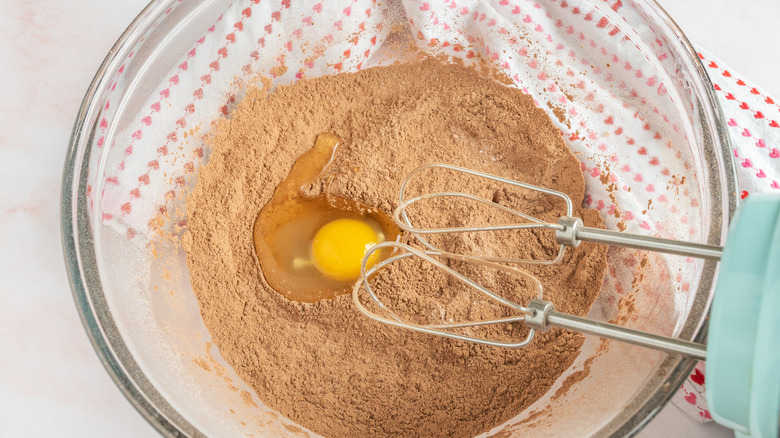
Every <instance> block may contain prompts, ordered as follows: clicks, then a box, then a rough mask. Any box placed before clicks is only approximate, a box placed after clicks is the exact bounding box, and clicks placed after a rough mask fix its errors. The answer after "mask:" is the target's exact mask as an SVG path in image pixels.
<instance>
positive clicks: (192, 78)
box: [62, 0, 737, 436]
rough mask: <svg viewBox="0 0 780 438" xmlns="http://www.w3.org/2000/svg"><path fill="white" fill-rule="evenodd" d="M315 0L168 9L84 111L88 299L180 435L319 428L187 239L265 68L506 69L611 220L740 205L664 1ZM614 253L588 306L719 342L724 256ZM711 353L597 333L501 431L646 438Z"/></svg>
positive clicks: (132, 40) (108, 72)
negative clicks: (225, 349) (252, 347)
mask: <svg viewBox="0 0 780 438" xmlns="http://www.w3.org/2000/svg"><path fill="white" fill-rule="evenodd" d="M304 3H305V4H298V3H291V2H290V1H289V0H287V1H282V2H273V1H265V0H264V1H263V2H256V1H246V2H236V3H232V4H230V5H226V4H225V3H224V2H221V1H215V0H203V1H187V2H182V1H177V0H160V1H154V2H152V3H151V4H150V5H149V6H148V7H147V8H146V9H145V10H144V11H143V12H142V14H141V15H139V17H137V18H136V20H135V21H134V22H133V23H132V24H131V25H130V27H129V28H128V30H127V31H126V32H125V33H124V34H123V35H122V37H121V38H120V39H119V41H118V42H117V43H116V45H115V46H114V48H113V49H112V50H111V52H110V53H109V54H108V56H107V57H106V60H105V62H104V63H103V64H102V66H101V67H100V69H99V71H98V72H97V75H96V77H95V79H94V81H93V83H92V85H91V87H90V88H89V91H88V92H87V94H86V96H85V98H84V102H83V104H82V106H81V109H80V112H79V115H78V119H77V120H76V123H75V127H74V130H73V136H72V138H71V143H70V148H69V151H68V155H67V159H66V163H65V169H64V176H63V189H62V190H63V191H62V229H63V239H64V247H65V259H66V263H67V266H68V272H69V274H70V280H71V284H72V288H73V293H74V296H75V299H76V303H77V306H78V309H79V312H80V314H81V317H82V319H83V322H84V326H85V328H86V330H87V333H88V334H89V336H90V338H91V340H92V343H93V345H94V347H95V349H96V351H97V353H98V355H99V356H100V358H101V360H102V361H103V363H104V365H105V367H106V369H107V370H108V372H109V374H110V375H111V376H112V378H113V379H114V380H115V382H116V384H117V385H118V386H119V388H120V389H121V390H122V391H123V392H124V393H125V395H126V396H127V398H128V399H129V400H130V402H131V403H132V404H133V405H134V406H135V407H136V408H137V409H138V411H139V412H140V413H141V414H142V415H143V416H144V417H145V418H147V419H148V421H149V422H150V423H151V424H153V425H154V426H155V427H156V428H157V429H158V430H159V431H160V432H161V433H162V434H164V435H166V436H203V435H207V436H245V435H247V434H254V435H248V436H292V435H299V434H301V433H306V432H305V431H304V430H303V429H302V428H300V427H299V426H297V425H295V424H293V423H292V422H291V421H289V420H287V419H285V418H283V417H281V416H280V415H279V414H278V413H276V412H274V411H273V410H271V409H269V408H268V407H266V406H264V405H263V404H262V402H260V401H259V400H258V399H257V396H256V395H255V394H254V393H253V391H252V389H251V388H249V387H248V386H247V385H245V384H244V383H243V382H242V381H241V380H240V379H239V378H238V377H237V376H236V374H235V373H234V372H233V370H232V369H231V368H230V367H229V366H228V365H227V364H226V363H225V362H224V361H223V360H222V358H221V356H220V355H219V351H218V350H217V349H216V348H215V347H214V346H212V345H211V344H210V343H209V340H210V335H209V333H208V331H207V330H206V328H205V326H204V324H203V322H202V320H201V318H200V316H199V312H198V305H197V302H196V300H195V296H194V294H193V292H192V290H191V288H190V285H189V279H188V271H187V267H186V264H185V262H184V257H183V254H182V252H181V249H180V247H179V245H178V243H177V236H179V235H180V234H181V232H182V230H183V229H185V228H186V215H185V214H184V213H183V210H184V203H183V194H184V193H186V191H187V188H188V187H191V185H192V184H193V183H194V178H195V176H196V175H197V170H198V167H199V165H200V164H202V163H203V162H205V160H207V159H208V155H209V151H208V147H207V146H206V145H204V144H202V140H201V135H200V134H202V133H204V132H207V131H208V128H209V126H210V123H211V122H212V121H213V120H215V119H217V118H218V117H225V116H227V115H228V114H229V111H230V109H231V108H232V107H234V105H235V104H236V102H237V101H239V100H240V98H241V96H242V90H243V89H244V88H245V86H246V85H248V84H250V83H252V82H254V81H256V80H257V78H259V77H261V76H264V77H269V78H271V81H272V83H273V84H274V85H278V84H284V83H290V82H294V81H295V80H297V79H298V78H300V77H315V76H319V75H323V74H334V73H337V72H339V71H355V70H357V69H360V68H367V67H371V66H374V65H381V64H386V63H388V62H390V61H392V60H393V58H394V56H395V55H396V53H397V50H395V49H394V47H395V48H397V47H398V45H397V43H398V42H399V41H400V42H402V43H403V42H406V43H414V44H416V45H417V46H418V47H419V48H420V49H422V50H427V51H431V52H443V53H446V54H448V55H450V56H455V57H460V58H462V59H463V60H464V61H465V62H467V63H474V62H478V63H479V62H481V63H488V64H490V65H492V66H493V67H495V68H496V69H498V70H500V71H502V72H503V73H504V74H505V76H507V77H509V78H510V79H511V81H512V82H513V84H514V86H517V87H519V88H521V89H523V90H524V91H526V92H527V93H529V94H531V95H533V96H534V97H535V98H536V99H537V102H538V104H539V106H540V107H541V108H543V109H544V110H546V111H548V112H549V113H550V114H551V115H552V116H553V117H552V118H553V121H554V123H556V124H557V125H558V126H559V127H560V128H561V130H562V132H563V135H564V137H565V139H566V142H567V144H568V145H569V147H570V148H571V149H572V151H573V152H574V153H575V154H576V155H577V156H578V158H579V159H580V160H581V161H582V163H583V171H584V173H585V176H586V183H587V198H586V203H588V205H590V206H591V207H593V208H598V209H599V210H600V211H601V212H602V215H603V216H604V217H605V218H606V225H607V227H608V228H611V229H619V230H627V231H633V232H638V233H647V234H655V235H661V236H664V237H671V238H677V239H686V240H692V241H696V242H700V243H710V244H722V243H723V240H724V236H725V233H726V230H727V228H728V221H729V218H730V217H731V216H732V214H733V212H734V209H735V207H736V203H737V198H736V189H735V177H734V169H733V163H732V159H731V158H732V155H731V149H730V146H729V141H728V136H727V134H726V131H725V128H724V127H725V124H724V123H723V116H722V114H721V113H720V110H719V107H718V105H717V103H716V100H715V97H714V96H713V91H712V87H711V84H710V82H709V80H708V78H707V76H706V74H705V73H704V70H703V68H702V65H701V64H700V61H699V59H698V58H697V56H696V55H697V54H696V52H695V51H694V50H693V48H692V47H691V45H690V44H689V42H688V41H687V39H686V38H685V36H684V35H683V34H682V32H681V31H680V29H679V28H678V27H677V26H676V25H675V24H674V23H673V22H672V20H671V19H670V18H669V17H668V16H667V15H666V14H665V13H664V12H663V10H662V9H661V8H660V7H659V6H658V5H656V4H655V3H651V2H644V1H630V0H624V1H622V2H621V1H617V0H616V1H609V2H602V1H593V2H590V1H570V2H567V1H566V0H548V1H543V0H538V3H537V2H534V1H533V0H513V1H511V2H510V1H507V0H501V1H493V2H476V1H473V2H466V1H464V2H461V3H459V4H458V5H455V3H454V2H449V3H446V5H442V6H440V7H437V6H435V5H432V4H429V3H412V2H399V1H390V2H388V3H387V4H383V3H381V2H366V3H365V4H363V3H360V2H359V0H354V1H350V2H346V3H344V4H343V5H341V6H338V7H336V5H335V4H334V3H328V5H327V7H325V6H323V3H309V2H304ZM364 7H365V11H364V10H363V8H364ZM361 14H364V15H361ZM357 16H360V18H359V19H356V18H355V17H357ZM399 26H400V27H399ZM392 28H395V29H396V30H397V29H401V31H400V32H397V33H395V34H394V36H392V37H388V33H389V31H390V29H392ZM391 43H394V44H395V45H394V44H391ZM345 48H346V49H345ZM608 257H609V264H610V268H609V273H608V275H607V277H606V280H605V282H604V286H603V289H602V291H601V293H600V295H599V298H598V300H597V302H596V304H595V305H594V307H593V310H592V311H591V313H590V315H589V316H590V317H591V318H594V319H598V320H605V321H609V320H613V321H617V322H618V323H620V324H623V325H627V326H631V327H635V328H640V329H643V330H648V331H652V332H654V333H658V334H662V335H667V336H676V337H679V338H683V339H687V340H694V341H699V342H701V341H703V340H704V338H705V334H706V316H707V310H708V306H709V302H710V298H711V296H712V290H713V280H714V277H715V274H716V268H717V264H715V263H712V262H702V261H698V260H681V258H679V257H676V258H675V257H666V256H661V255H657V254H645V253H641V252H637V251H634V250H626V249H621V248H610V250H609V253H608ZM648 262H649V263H648ZM629 310H630V311H629ZM692 365H693V363H692V361H689V360H684V359H681V358H680V357H677V356H669V355H666V354H662V353H658V352H654V351H648V350H643V349H641V348H638V347H633V346H627V345H622V344H618V343H612V342H601V341H600V340H599V339H596V338H591V337H586V343H585V345H584V347H583V351H582V354H580V356H579V358H578V359H577V361H576V362H575V363H574V365H573V366H572V367H571V369H570V370H569V371H568V372H567V373H566V374H565V375H564V376H562V377H561V378H560V379H559V381H558V383H556V386H554V387H553V388H552V389H551V390H550V391H549V393H548V394H547V395H546V396H544V397H543V398H542V399H541V400H539V401H538V402H536V403H535V404H534V405H533V406H531V407H530V408H528V409H526V411H524V412H522V413H520V414H519V415H518V416H517V417H516V418H514V419H512V420H510V421H508V422H507V423H506V424H504V425H501V426H499V427H497V428H496V429H494V430H493V431H491V432H493V433H496V432H501V433H500V434H501V436H520V435H523V436H574V435H577V436H625V435H630V434H632V433H635V432H636V431H638V430H639V429H640V428H641V427H642V426H643V425H644V424H645V423H646V422H647V421H648V420H649V419H650V418H652V417H653V415H654V414H655V413H657V412H658V411H659V410H660V409H661V407H662V406H663V405H664V403H665V402H666V401H668V399H669V398H670V397H671V395H672V394H673V393H674V392H675V390H676V389H677V388H678V386H679V385H680V383H681V382H682V381H683V379H684V378H685V376H686V375H687V373H688V372H689V371H690V369H691V367H692ZM564 383H565V385H566V386H571V387H570V388H569V389H568V390H561V391H560V393H559V392H558V389H559V388H560V387H562V386H563V385H564ZM556 393H558V394H556ZM560 394H562V395H560ZM556 395H559V396H556Z"/></svg>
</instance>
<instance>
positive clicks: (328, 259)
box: [254, 133, 400, 303]
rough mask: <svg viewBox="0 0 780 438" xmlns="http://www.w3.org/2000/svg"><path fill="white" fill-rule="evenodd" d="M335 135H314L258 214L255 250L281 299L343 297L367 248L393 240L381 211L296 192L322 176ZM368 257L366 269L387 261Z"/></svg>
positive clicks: (378, 254) (335, 149) (307, 300)
mask: <svg viewBox="0 0 780 438" xmlns="http://www.w3.org/2000/svg"><path fill="white" fill-rule="evenodd" d="M340 143H341V140H340V139H339V137H338V136H337V135H335V134H331V133H322V134H320V135H319V136H317V141H316V142H315V144H314V147H313V148H312V149H311V150H309V151H308V152H306V153H304V154H303V155H301V156H300V157H299V158H298V160H297V161H296V162H295V164H293V166H292V169H291V170H290V173H289V174H288V175H287V177H286V178H285V179H284V180H283V181H282V182H281V183H280V184H279V185H278V186H277V187H276V190H275V191H274V194H273V197H272V198H271V200H270V201H268V203H267V204H266V205H265V206H264V207H263V209H262V210H260V214H259V215H258V217H257V220H256V221H255V226H254V244H255V251H257V256H258V258H259V260H260V266H261V268H262V271H263V276H264V277H265V280H266V281H267V282H268V284H269V285H270V286H271V287H272V288H273V289H274V290H276V291H277V292H279V293H280V294H282V295H284V296H285V297H286V298H288V299H290V300H293V301H299V302H304V303H313V302H316V301H319V300H323V299H329V298H333V297H336V296H338V295H341V294H345V293H349V292H351V290H352V286H353V284H354V282H355V280H357V279H358V277H359V275H360V272H359V267H360V264H359V261H360V258H362V254H363V253H364V252H365V250H367V249H368V248H369V247H370V246H371V245H373V244H376V243H379V242H382V241H385V240H395V239H396V238H397V237H398V234H399V233H400V229H399V228H398V226H397V225H396V224H395V223H394V222H393V220H392V218H391V217H390V216H389V215H387V214H386V213H384V212H383V211H381V210H379V209H377V208H374V207H369V206H367V205H363V204H361V203H359V202H356V201H353V200H350V199H346V198H342V197H338V196H335V195H330V194H328V190H327V188H326V189H325V190H324V193H323V194H320V195H316V196H305V195H304V194H303V191H302V188H303V187H305V186H306V185H307V184H310V183H312V182H314V181H316V180H317V179H319V178H320V177H321V176H323V175H324V173H325V172H326V170H327V168H328V166H329V165H330V163H332V162H333V160H334V158H335V156H336V153H337V152H338V148H339V144H340ZM374 254H375V255H376V257H374V255H372V258H371V260H370V264H373V263H376V262H378V261H379V260H382V259H384V258H386V257H387V256H389V253H385V251H377V252H376V253H374Z"/></svg>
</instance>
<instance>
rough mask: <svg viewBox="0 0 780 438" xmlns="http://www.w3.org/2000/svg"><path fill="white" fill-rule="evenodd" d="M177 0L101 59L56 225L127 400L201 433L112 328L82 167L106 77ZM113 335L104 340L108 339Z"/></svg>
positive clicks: (132, 28)
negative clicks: (149, 377)
mask: <svg viewBox="0 0 780 438" xmlns="http://www.w3.org/2000/svg"><path fill="white" fill-rule="evenodd" d="M175 3H176V0H161V1H154V2H151V3H150V4H149V5H148V6H147V7H146V8H144V10H143V11H141V13H140V14H139V15H138V16H137V17H136V18H135V19H134V20H133V21H132V22H131V23H130V25H129V26H128V27H127V29H126V30H125V32H124V33H123V34H122V35H121V36H120V37H119V39H118V40H117V42H116V43H115V44H114V46H113V47H112V48H111V50H110V52H109V53H108V55H107V56H106V58H105V59H104V60H103V63H102V64H101V65H100V68H99V69H98V71H97V73H96V74H95V77H94V79H93V80H92V83H91V84H90V86H89V89H88V90H87V93H86V94H85V96H84V99H83V101H82V103H81V106H80V108H79V112H78V115H77V117H76V121H75V123H74V126H73V131H72V134H71V137H70V141H69V144H68V150H67V153H66V157H65V165H64V169H63V174H62V189H61V190H62V191H61V200H60V227H61V232H62V244H63V255H64V258H65V266H66V269H67V273H68V279H69V281H70V286H71V290H72V292H73V298H74V300H75V302H76V308H77V310H78V313H79V317H80V318H81V322H82V324H84V329H85V330H86V332H87V336H88V337H89V340H90V342H91V343H92V346H93V348H94V349H95V352H96V353H97V355H98V357H99V358H100V362H101V363H102V364H103V366H104V367H105V369H106V371H107V372H108V374H109V376H111V378H112V379H113V380H114V382H115V383H116V385H117V387H119V389H120V390H121V391H122V393H123V394H124V395H125V397H126V398H127V400H128V401H129V402H130V404H132V405H133V407H135V408H136V410H137V411H138V412H139V413H140V414H141V416H143V417H144V418H145V419H146V420H147V421H148V422H149V424H151V425H152V426H153V427H154V428H155V429H156V430H157V431H158V432H160V433H161V434H162V435H163V436H168V437H178V436H192V437H195V436H204V435H203V434H201V433H200V432H198V430H197V429H195V427H193V426H192V425H191V424H190V423H189V422H188V421H187V420H185V419H184V418H183V417H182V416H181V415H179V413H178V412H177V411H176V410H175V409H174V408H173V407H172V406H171V405H170V404H168V403H167V402H166V401H165V399H164V397H162V395H160V393H159V392H158V391H157V390H156V389H155V388H154V386H153V385H152V384H151V383H150V382H149V381H148V380H147V379H146V377H145V376H144V374H143V373H142V372H140V371H139V369H138V366H137V364H136V362H135V360H134V359H133V357H132V355H131V354H130V353H129V351H128V350H127V348H126V346H125V345H124V343H123V342H122V338H121V336H116V335H114V336H112V333H114V334H116V332H117V328H116V324H115V323H114V320H113V317H112V315H111V312H110V309H109V308H108V306H107V305H106V303H105V297H104V295H103V291H102V286H101V282H100V277H99V274H98V272H97V263H96V260H95V247H94V245H93V239H92V234H91V229H92V228H91V223H90V217H89V211H88V207H87V206H88V202H87V171H88V166H87V165H88V161H89V155H90V152H91V149H92V147H93V135H94V128H95V127H96V126H97V125H96V121H97V120H98V118H99V115H100V113H101V109H102V108H101V102H102V100H103V99H102V96H101V94H104V93H105V92H106V91H107V89H108V86H107V85H108V81H109V80H110V78H112V77H114V75H115V74H116V72H117V71H119V69H120V68H121V64H122V62H123V60H124V59H125V57H126V56H127V54H128V52H130V51H131V50H132V47H134V46H135V45H136V44H137V43H138V42H139V40H140V39H141V38H142V35H143V34H144V32H145V30H146V29H148V28H149V27H150V26H152V24H153V23H154V22H155V21H156V20H157V19H158V18H159V17H160V16H161V15H162V14H164V12H165V11H166V10H167V9H168V8H169V7H171V5H173V4H175ZM109 339H112V341H111V342H110V343H109V342H108V340H109Z"/></svg>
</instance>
